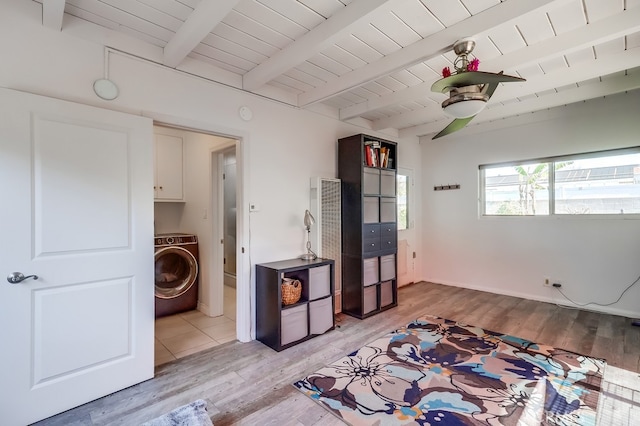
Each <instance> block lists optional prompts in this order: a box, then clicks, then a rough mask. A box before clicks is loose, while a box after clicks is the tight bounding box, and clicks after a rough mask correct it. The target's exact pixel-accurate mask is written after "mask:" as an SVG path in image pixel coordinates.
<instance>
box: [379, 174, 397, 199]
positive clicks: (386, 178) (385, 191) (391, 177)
mask: <svg viewBox="0 0 640 426" xmlns="http://www.w3.org/2000/svg"><path fill="white" fill-rule="evenodd" d="M380 195H389V196H392V197H393V196H395V195H396V173H395V172H394V171H392V170H381V172H380Z"/></svg>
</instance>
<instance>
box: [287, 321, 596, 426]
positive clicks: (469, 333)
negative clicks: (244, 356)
mask: <svg viewBox="0 0 640 426" xmlns="http://www.w3.org/2000/svg"><path fill="white" fill-rule="evenodd" d="M605 365H606V363H605V361H604V360H601V359H596V358H591V357H588V356H584V355H580V354H577V353H573V352H569V351H566V350H562V349H557V348H554V347H551V346H546V345H541V344H536V343H533V342H529V341H527V340H523V339H520V338H517V337H514V336H509V335H504V334H500V333H495V332H492V331H487V330H484V329H482V328H479V327H474V326H469V325H465V324H462V323H456V322H454V321H451V320H447V319H444V318H439V317H435V316H423V317H421V318H419V319H417V320H416V321H413V322H411V323H410V324H408V325H407V326H406V327H403V328H400V329H398V330H396V331H394V332H392V333H389V334H387V335H386V336H384V337H382V338H380V339H377V340H375V341H373V342H371V343H369V344H368V345H365V346H363V347H362V348H360V349H358V350H357V351H355V352H353V353H351V354H349V355H347V356H346V357H344V358H341V359H339V360H337V361H336V362H334V363H332V364H331V365H329V366H327V367H324V368H322V369H320V370H319V371H317V372H315V373H313V374H310V375H309V376H307V377H306V378H304V379H303V380H300V381H298V382H296V383H294V386H295V387H297V388H298V389H299V390H301V391H302V392H304V393H305V394H306V395H308V396H309V397H311V398H313V399H314V400H316V401H317V402H319V403H320V404H322V405H323V406H324V407H325V408H327V409H328V410H330V411H332V412H333V413H334V414H336V415H337V416H338V417H340V418H341V419H343V420H344V421H346V422H347V423H349V424H352V425H361V424H362V425H365V424H366V425H368V424H379V425H437V424H440V425H523V426H527V425H532V426H533V425H541V424H542V425H581V426H583V425H595V424H596V408H597V404H598V397H599V393H600V383H601V381H602V375H603V373H604V368H605Z"/></svg>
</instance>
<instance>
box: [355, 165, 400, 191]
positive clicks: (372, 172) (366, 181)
mask: <svg viewBox="0 0 640 426" xmlns="http://www.w3.org/2000/svg"><path fill="white" fill-rule="evenodd" d="M362 192H363V193H364V194H375V195H378V194H380V170H378V169H366V168H365V169H364V174H363V176H362ZM394 195H395V194H394Z"/></svg>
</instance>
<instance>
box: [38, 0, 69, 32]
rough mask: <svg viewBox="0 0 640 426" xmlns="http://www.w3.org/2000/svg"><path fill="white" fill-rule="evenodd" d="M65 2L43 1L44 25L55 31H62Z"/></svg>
mask: <svg viewBox="0 0 640 426" xmlns="http://www.w3.org/2000/svg"><path fill="white" fill-rule="evenodd" d="M64 5H65V0H43V1H42V25H43V26H45V27H47V28H51V29H52V30H55V31H62V18H63V17H64Z"/></svg>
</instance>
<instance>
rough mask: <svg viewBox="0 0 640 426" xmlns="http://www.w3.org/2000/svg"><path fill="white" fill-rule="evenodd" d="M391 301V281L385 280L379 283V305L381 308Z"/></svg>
mask: <svg viewBox="0 0 640 426" xmlns="http://www.w3.org/2000/svg"><path fill="white" fill-rule="evenodd" d="M392 303H393V281H385V282H383V283H382V284H380V307H381V308H383V307H385V306H387V305H390V304H392Z"/></svg>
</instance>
